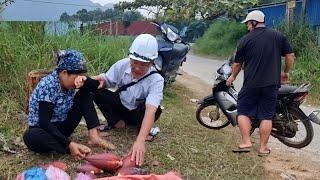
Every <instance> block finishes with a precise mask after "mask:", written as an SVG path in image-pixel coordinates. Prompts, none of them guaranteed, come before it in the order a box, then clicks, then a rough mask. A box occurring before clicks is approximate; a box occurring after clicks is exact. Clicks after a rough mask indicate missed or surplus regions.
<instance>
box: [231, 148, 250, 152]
mask: <svg viewBox="0 0 320 180" xmlns="http://www.w3.org/2000/svg"><path fill="white" fill-rule="evenodd" d="M250 151H251V147H238V148H237V149H234V150H232V152H234V153H248V152H250Z"/></svg>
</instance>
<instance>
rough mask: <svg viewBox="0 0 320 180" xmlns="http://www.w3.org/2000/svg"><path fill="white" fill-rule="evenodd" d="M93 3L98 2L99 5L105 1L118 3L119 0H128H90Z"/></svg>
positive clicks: (105, 2)
mask: <svg viewBox="0 0 320 180" xmlns="http://www.w3.org/2000/svg"><path fill="white" fill-rule="evenodd" d="M90 1H92V2H94V3H99V4H101V5H105V4H107V3H113V4H114V3H118V2H119V1H129V0H90ZM131 1H132V0H131Z"/></svg>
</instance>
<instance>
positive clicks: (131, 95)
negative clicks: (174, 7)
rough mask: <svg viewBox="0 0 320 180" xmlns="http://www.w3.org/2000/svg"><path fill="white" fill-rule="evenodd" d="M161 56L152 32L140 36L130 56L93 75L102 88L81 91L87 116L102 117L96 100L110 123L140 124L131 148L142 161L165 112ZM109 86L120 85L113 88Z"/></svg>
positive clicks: (117, 125)
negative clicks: (156, 63) (158, 66)
mask: <svg viewBox="0 0 320 180" xmlns="http://www.w3.org/2000/svg"><path fill="white" fill-rule="evenodd" d="M157 57H158V43H157V40H156V38H155V37H153V36H152V35H150V34H141V35H139V36H137V37H136V39H135V40H134V41H133V43H132V45H131V47H130V49H129V57H128V58H125V59H122V60H120V61H118V62H116V63H115V64H114V65H112V66H111V68H110V69H109V70H108V71H107V72H106V73H102V74H100V75H98V76H94V77H92V79H94V80H96V81H97V87H98V89H99V90H98V91H97V92H96V93H94V94H91V95H90V94H88V93H86V92H85V91H81V90H80V91H79V94H81V97H82V98H81V99H82V100H83V102H85V103H84V104H86V105H85V106H86V107H88V108H87V112H86V113H85V114H86V115H85V116H84V117H85V119H95V120H98V116H97V113H96V111H95V108H94V105H93V101H94V102H95V103H96V104H97V106H98V107H99V109H100V110H101V112H102V114H103V115H104V117H105V118H106V119H107V122H108V126H110V127H113V128H123V127H125V126H126V125H134V126H138V127H139V128H140V131H139V134H138V136H137V138H136V140H135V142H134V144H133V146H132V148H131V152H130V153H131V154H132V155H131V160H132V161H135V162H136V165H142V163H143V160H144V154H145V151H146V150H145V140H146V137H147V136H148V134H149V132H150V129H151V127H152V126H153V124H154V121H155V120H157V119H158V118H159V116H160V114H161V108H160V102H161V101H162V99H163V86H164V79H163V78H162V76H161V75H160V74H159V73H157V71H156V69H155V68H154V67H153V61H154V60H155V59H156V58H157ZM92 79H91V78H87V77H85V76H83V77H79V78H77V80H76V84H77V85H81V84H82V83H84V81H87V83H89V82H90V81H92ZM107 88H117V91H115V92H113V91H110V90H108V89H107Z"/></svg>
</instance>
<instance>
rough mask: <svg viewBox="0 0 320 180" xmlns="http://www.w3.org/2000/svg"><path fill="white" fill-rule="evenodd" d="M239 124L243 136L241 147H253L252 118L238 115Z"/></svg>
mask: <svg viewBox="0 0 320 180" xmlns="http://www.w3.org/2000/svg"><path fill="white" fill-rule="evenodd" d="M238 126H239V129H240V133H241V136H242V142H241V144H240V145H239V147H240V148H245V147H251V146H252V143H251V140H250V130H251V120H250V118H249V117H247V116H244V115H239V116H238Z"/></svg>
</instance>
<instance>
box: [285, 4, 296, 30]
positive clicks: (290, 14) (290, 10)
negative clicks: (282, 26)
mask: <svg viewBox="0 0 320 180" xmlns="http://www.w3.org/2000/svg"><path fill="white" fill-rule="evenodd" d="M295 8H296V1H295V0H290V1H288V2H287V21H288V23H289V25H290V27H292V25H293V24H294V16H295V14H294V11H295Z"/></svg>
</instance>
